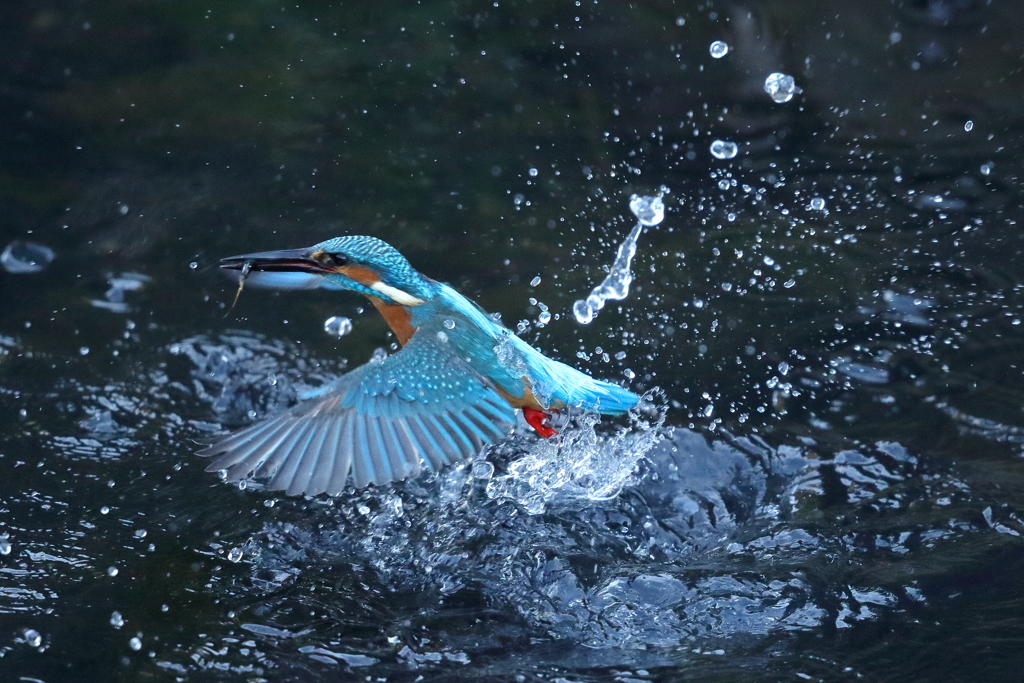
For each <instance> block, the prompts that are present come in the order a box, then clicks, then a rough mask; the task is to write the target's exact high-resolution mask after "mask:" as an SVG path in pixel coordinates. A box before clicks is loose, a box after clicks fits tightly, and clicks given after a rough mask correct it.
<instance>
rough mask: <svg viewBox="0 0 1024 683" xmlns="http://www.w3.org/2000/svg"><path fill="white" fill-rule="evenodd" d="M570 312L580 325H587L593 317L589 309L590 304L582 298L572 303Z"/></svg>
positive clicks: (592, 312)
mask: <svg viewBox="0 0 1024 683" xmlns="http://www.w3.org/2000/svg"><path fill="white" fill-rule="evenodd" d="M572 314H573V316H574V317H575V318H576V322H578V323H579V324H580V325H588V324H589V323H590V322H591V321H592V320H593V319H594V311H592V310H590V305H589V304H587V302H586V300H584V299H579V300H578V301H576V303H574V304H573V305H572Z"/></svg>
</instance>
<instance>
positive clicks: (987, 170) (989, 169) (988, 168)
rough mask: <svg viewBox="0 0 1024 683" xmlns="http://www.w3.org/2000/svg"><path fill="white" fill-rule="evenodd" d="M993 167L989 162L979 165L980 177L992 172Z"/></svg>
mask: <svg viewBox="0 0 1024 683" xmlns="http://www.w3.org/2000/svg"><path fill="white" fill-rule="evenodd" d="M995 167H996V165H995V164H993V163H992V162H991V161H989V162H987V163H984V164H982V165H981V175H988V174H990V173H991V172H992V169H993V168H995Z"/></svg>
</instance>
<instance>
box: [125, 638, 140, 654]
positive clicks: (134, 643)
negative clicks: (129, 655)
mask: <svg viewBox="0 0 1024 683" xmlns="http://www.w3.org/2000/svg"><path fill="white" fill-rule="evenodd" d="M128 647H130V648H131V649H133V650H135V651H136V652H138V651H139V650H141V649H142V641H141V640H140V639H139V638H138V636H136V637H135V638H132V639H131V640H129V641H128Z"/></svg>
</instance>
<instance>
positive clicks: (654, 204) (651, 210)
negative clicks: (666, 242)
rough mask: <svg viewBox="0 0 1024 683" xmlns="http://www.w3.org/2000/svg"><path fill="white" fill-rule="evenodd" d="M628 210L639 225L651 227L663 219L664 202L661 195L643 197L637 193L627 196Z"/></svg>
mask: <svg viewBox="0 0 1024 683" xmlns="http://www.w3.org/2000/svg"><path fill="white" fill-rule="evenodd" d="M629 210H630V211H632V212H633V215H634V216H636V219H637V220H638V221H640V223H641V225H645V226H647V227H653V226H655V225H658V224H659V223H661V222H662V221H663V220H665V202H664V201H662V199H661V197H658V196H653V197H643V196H641V195H638V194H634V195H631V196H630V198H629Z"/></svg>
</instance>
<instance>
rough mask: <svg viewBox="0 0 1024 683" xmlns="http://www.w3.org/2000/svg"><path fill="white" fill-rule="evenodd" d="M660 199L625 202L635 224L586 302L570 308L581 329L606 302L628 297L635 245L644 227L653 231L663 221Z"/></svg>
mask: <svg viewBox="0 0 1024 683" xmlns="http://www.w3.org/2000/svg"><path fill="white" fill-rule="evenodd" d="M661 197H662V195H660V194H659V195H656V196H641V195H635V194H634V195H632V196H631V197H630V198H629V210H630V211H632V212H633V215H634V216H636V217H637V224H636V225H635V226H634V227H633V229H632V230H631V231H630V232H629V235H627V236H626V239H625V240H623V242H622V244H620V245H619V249H618V251H617V252H616V254H615V261H614V262H613V263H612V267H611V269H610V270H609V271H608V275H607V276H606V277H605V279H604V281H603V282H602V283H601V284H600V285H598V286H597V287H595V288H594V290H593V291H592V292H591V293H590V296H588V297H587V298H586V299H579V300H577V301H576V303H574V304H573V306H572V312H573V315H574V316H576V320H577V322H579V323H580V324H581V325H587V324H589V323H590V322H592V321H593V320H594V318H596V317H597V313H598V311H600V310H601V309H602V308H604V305H605V302H606V301H608V300H609V299H616V300H622V299H625V298H626V297H627V296H628V295H629V285H630V284H631V283H632V282H633V271H632V270H631V268H632V264H633V257H634V256H635V255H636V242H637V239H639V238H640V233H641V232H643V229H644V227H645V226H647V227H653V226H655V225H658V224H660V223H661V221H662V220H664V218H665V203H664V201H662V198H661Z"/></svg>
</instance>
